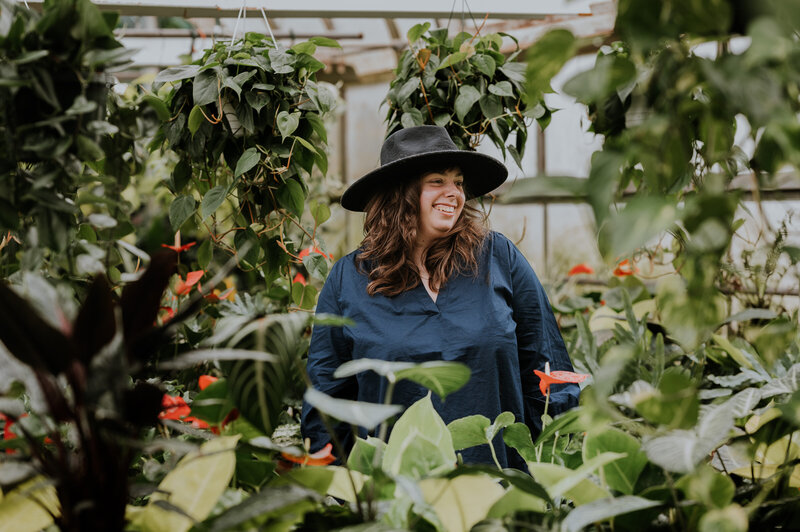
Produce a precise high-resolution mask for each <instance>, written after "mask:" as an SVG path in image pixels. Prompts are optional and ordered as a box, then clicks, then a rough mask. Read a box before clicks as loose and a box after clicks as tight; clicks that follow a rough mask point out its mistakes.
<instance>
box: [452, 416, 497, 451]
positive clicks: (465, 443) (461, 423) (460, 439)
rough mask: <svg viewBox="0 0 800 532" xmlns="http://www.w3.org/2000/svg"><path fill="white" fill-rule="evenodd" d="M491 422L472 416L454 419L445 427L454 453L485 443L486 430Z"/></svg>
mask: <svg viewBox="0 0 800 532" xmlns="http://www.w3.org/2000/svg"><path fill="white" fill-rule="evenodd" d="M490 424H491V421H489V418H488V417H486V416H481V415H474V416H467V417H462V418H461V419H456V420H455V421H452V422H450V424H448V425H447V430H449V431H450V435H451V436H452V437H453V448H454V449H455V450H456V451H460V450H461V449H467V448H469V447H475V446H476V445H483V444H484V443H487V441H486V429H488V428H489V425H490Z"/></svg>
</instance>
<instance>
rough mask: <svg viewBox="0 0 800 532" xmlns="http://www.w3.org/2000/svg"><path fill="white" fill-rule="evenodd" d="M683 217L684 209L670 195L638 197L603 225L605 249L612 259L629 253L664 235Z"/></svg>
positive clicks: (602, 243)
mask: <svg viewBox="0 0 800 532" xmlns="http://www.w3.org/2000/svg"><path fill="white" fill-rule="evenodd" d="M681 216H682V212H681V210H679V209H678V207H677V206H676V204H675V202H674V201H673V200H671V199H669V198H662V197H656V196H644V197H638V198H634V199H632V200H631V201H629V202H628V204H627V205H625V208H624V209H622V211H620V212H619V213H618V214H615V215H613V216H612V217H611V218H610V219H609V220H608V221H607V224H606V225H604V226H603V228H602V232H601V234H600V245H601V251H602V252H603V253H604V255H605V256H606V257H607V258H609V260H614V259H616V258H617V257H624V256H626V255H629V254H630V253H631V252H633V251H635V250H636V249H638V248H640V247H643V246H645V245H646V244H649V243H651V242H652V241H653V240H654V239H656V238H657V237H660V236H662V235H663V233H664V231H666V230H667V229H669V228H670V227H672V226H674V225H675V223H677V222H678V221H679V220H680V219H681Z"/></svg>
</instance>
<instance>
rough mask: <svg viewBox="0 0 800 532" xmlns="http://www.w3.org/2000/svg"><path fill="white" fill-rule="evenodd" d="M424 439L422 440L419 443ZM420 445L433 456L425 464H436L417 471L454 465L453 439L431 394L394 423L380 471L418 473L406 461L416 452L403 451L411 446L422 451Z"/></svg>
mask: <svg viewBox="0 0 800 532" xmlns="http://www.w3.org/2000/svg"><path fill="white" fill-rule="evenodd" d="M423 440H424V442H425V443H419V442H422V441H423ZM428 444H429V445H428ZM420 445H422V446H424V447H425V449H424V450H425V452H426V453H433V454H435V455H436V456H435V457H431V456H427V457H426V462H427V463H429V464H436V466H435V468H434V469H432V470H429V471H426V472H420V473H428V474H433V473H434V472H435V471H446V470H448V469H452V468H453V467H455V464H456V452H455V449H453V439H452V437H451V436H450V431H449V430H447V426H446V425H445V424H444V421H442V418H441V417H439V414H437V413H436V410H434V408H433V403H432V401H431V396H430V393H429V394H428V395H426V396H425V397H423V398H422V399H420V400H419V401H417V402H416V403H414V404H413V405H411V406H410V407H409V408H408V410H406V411H405V413H404V414H403V415H402V416H401V417H400V419H398V420H397V423H395V425H394V428H393V429H392V434H391V436H389V443H388V444H387V446H386V451H385V452H384V454H383V470H384V471H387V472H389V473H390V474H393V475H396V474H398V473H399V472H400V471H409V470H412V469H415V470H417V472H419V471H418V469H417V467H416V466H415V465H414V464H413V463H410V462H409V461H410V460H413V459H417V458H418V455H417V453H414V452H409V453H408V454H406V449H408V448H411V447H413V450H422V449H420V447H419V446H420Z"/></svg>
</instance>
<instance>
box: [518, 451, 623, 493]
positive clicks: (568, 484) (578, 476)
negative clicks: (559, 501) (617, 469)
mask: <svg viewBox="0 0 800 532" xmlns="http://www.w3.org/2000/svg"><path fill="white" fill-rule="evenodd" d="M624 457H625V455H624V454H621V453H610V452H606V453H602V454H599V455H597V456H595V457H593V458H591V459H590V460H588V461H586V462H584V463H583V464H582V465H581V466H580V467H579V468H577V469H575V470H572V469H569V468H566V467H563V466H559V465H555V464H546V463H539V462H528V469H529V470H530V472H531V474H532V475H533V478H535V479H536V481H537V482H539V483H540V484H542V485H544V486H546V487H547V493H549V494H550V497H552V498H556V497H566V498H568V499H570V500H572V501H573V502H574V503H575V505H576V506H580V505H582V504H586V503H589V502H592V501H594V500H597V499H601V498H604V497H608V496H609V495H610V494H609V492H608V490H606V489H605V488H602V487H600V486H598V485H597V484H595V483H594V482H592V481H591V480H589V477H590V476H591V475H593V474H594V472H595V471H596V470H597V469H598V468H600V467H603V466H604V465H606V464H609V463H611V462H614V461H616V460H619V459H621V458H624Z"/></svg>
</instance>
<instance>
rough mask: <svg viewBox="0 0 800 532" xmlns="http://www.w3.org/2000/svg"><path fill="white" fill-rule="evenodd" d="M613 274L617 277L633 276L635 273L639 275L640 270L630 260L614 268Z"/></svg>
mask: <svg viewBox="0 0 800 532" xmlns="http://www.w3.org/2000/svg"><path fill="white" fill-rule="evenodd" d="M613 273H614V275H616V276H617V277H626V276H628V275H633V274H634V273H639V268H637V267H636V266H635V265H633V264H632V263H631V262H630V260H628V259H625V260H623V261H622V262H620V263H619V264H617V267H616V268H614V272H613Z"/></svg>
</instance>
